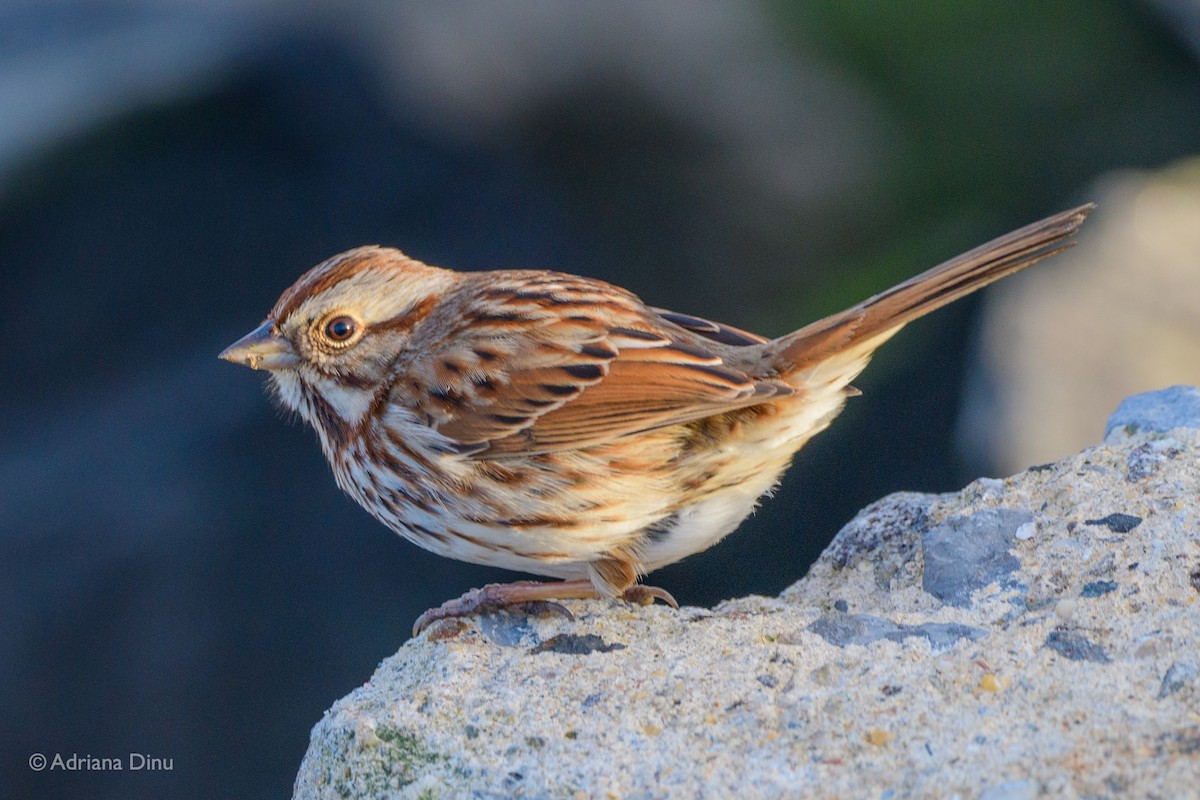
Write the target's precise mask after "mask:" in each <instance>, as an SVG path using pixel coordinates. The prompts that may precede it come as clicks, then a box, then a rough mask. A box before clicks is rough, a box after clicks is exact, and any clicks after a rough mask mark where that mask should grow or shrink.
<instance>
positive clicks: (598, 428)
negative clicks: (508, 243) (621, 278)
mask: <svg viewBox="0 0 1200 800" xmlns="http://www.w3.org/2000/svg"><path fill="white" fill-rule="evenodd" d="M470 280H471V283H470V285H469V291H468V293H467V296H466V297H465V299H464V300H463V301H462V304H461V306H460V309H461V314H462V318H463V319H464V320H469V322H468V323H466V324H464V325H462V326H461V327H460V328H459V329H458V330H457V331H455V332H453V333H452V334H450V335H446V336H441V337H440V338H439V339H438V342H440V343H441V346H439V347H435V348H433V349H432V350H426V351H425V352H424V354H423V355H421V356H420V357H418V358H415V359H411V360H410V361H409V362H408V363H406V364H404V365H402V369H401V370H400V372H401V374H400V376H399V377H398V378H397V381H398V384H397V385H398V386H399V389H398V390H394V393H395V394H394V396H395V397H396V398H397V399H402V398H404V397H405V396H407V397H415V398H418V399H417V401H416V402H415V403H413V405H414V407H415V408H416V409H418V410H420V411H422V412H423V413H424V414H425V417H426V419H427V421H428V422H429V424H430V425H431V426H432V427H434V428H435V429H437V430H438V431H440V432H441V433H443V434H445V435H446V436H449V437H450V438H452V439H454V440H455V441H457V442H459V443H460V444H461V445H463V449H464V450H465V451H468V452H472V453H473V454H474V455H475V456H476V457H485V458H491V457H498V456H503V455H509V454H517V453H522V454H528V453H539V452H548V451H554V450H566V449H574V448H579V447H585V446H588V445H593V444H598V443H601V442H605V441H609V440H611V439H615V438H617V437H620V436H627V435H629V434H633V433H638V432H640V431H645V430H650V429H653V428H660V427H664V426H668V425H674V424H678V423H681V422H687V421H690V420H695V419H701V418H703V417H707V416H712V415H714V414H718V413H721V412H723V411H728V410H731V409H735V408H742V407H745V406H749V405H754V404H756V403H760V402H762V401H764V400H766V399H768V398H770V397H773V396H778V395H780V394H789V393H791V392H792V391H793V389H791V387H789V386H787V385H786V384H784V383H781V382H779V381H774V380H769V379H761V378H755V377H752V376H750V375H747V374H746V372H744V371H742V370H740V369H737V368H735V367H733V366H730V365H729V364H727V363H725V361H724V360H723V358H722V357H721V355H720V353H719V350H720V349H721V348H720V347H719V346H717V347H712V346H710V345H711V343H710V342H708V341H706V340H705V338H703V336H702V335H695V334H693V333H691V332H689V330H688V329H687V328H685V327H684V326H677V325H676V324H673V323H672V322H671V321H668V320H665V319H663V317H661V316H659V315H658V314H656V313H655V312H654V311H652V310H651V309H648V308H647V307H645V306H644V305H643V304H642V303H641V301H640V300H638V299H637V298H636V297H635V296H634V295H632V294H630V293H628V292H625V291H624V290H622V289H618V288H617V287H614V286H610V285H608V284H604V283H601V282H599V281H591V280H588V279H586V278H578V277H574V276H569V275H561V274H557V273H545V272H508V273H481V274H478V275H473V276H471V278H470ZM677 316H678V317H679V318H680V319H686V320H691V321H693V322H694V323H695V324H697V325H703V324H709V325H713V326H714V327H715V328H716V329H718V330H721V331H724V330H726V329H725V328H723V327H722V326H715V324H714V323H706V321H704V320H699V319H697V318H691V317H686V316H685V315H677ZM728 330H729V331H735V330H736V329H728ZM701 333H703V332H701ZM709 333H710V334H711V333H713V331H709ZM736 333H737V334H740V335H741V336H743V337H746V338H747V339H749V338H750V337H751V335H750V334H745V333H743V332H740V331H737V332H736ZM722 335H724V334H722ZM730 335H732V334H730ZM753 338H754V339H757V337H753ZM716 341H719V340H716ZM747 343H749V342H747ZM411 402H412V401H410V403H411Z"/></svg>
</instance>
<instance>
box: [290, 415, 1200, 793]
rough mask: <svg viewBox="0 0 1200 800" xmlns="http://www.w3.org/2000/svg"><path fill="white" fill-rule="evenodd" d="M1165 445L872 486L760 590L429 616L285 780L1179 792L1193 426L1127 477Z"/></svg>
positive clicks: (1199, 469)
mask: <svg viewBox="0 0 1200 800" xmlns="http://www.w3.org/2000/svg"><path fill="white" fill-rule="evenodd" d="M1166 435H1167V434H1164V433H1163V432H1160V431H1149V430H1139V431H1137V432H1132V433H1129V432H1127V433H1126V434H1125V435H1123V436H1122V437H1121V438H1120V440H1119V441H1110V442H1108V443H1106V444H1104V445H1101V446H1098V447H1094V448H1091V449H1089V450H1085V451H1084V452H1082V453H1079V454H1078V455H1076V456H1073V457H1071V458H1067V459H1064V460H1063V461H1060V462H1057V463H1055V464H1050V465H1045V466H1043V467H1040V468H1038V469H1034V470H1027V471H1025V472H1022V473H1020V474H1018V475H1014V476H1013V477H1011V478H1008V479H1004V480H999V481H977V482H975V483H973V484H971V485H970V486H968V487H966V488H965V489H963V490H962V491H960V492H957V493H952V494H945V495H914V494H903V495H894V496H892V497H889V498H885V499H883V500H881V501H879V502H877V503H875V504H873V505H871V506H870V507H868V508H867V509H864V511H863V512H862V513H860V514H859V515H858V517H856V518H855V519H854V520H851V522H850V523H849V524H847V525H846V526H845V528H844V529H843V530H842V532H841V533H839V534H838V537H837V539H836V540H835V541H834V543H833V544H832V545H831V546H830V547H829V549H828V550H827V551H826V553H825V554H824V555H823V556H822V557H821V558H820V559H819V560H818V561H817V562H816V563H815V564H814V565H813V566H812V568H811V570H810V571H809V574H808V575H807V576H806V577H805V578H803V579H801V580H800V581H798V582H797V583H796V584H794V585H793V586H791V587H790V588H788V590H787V591H785V592H784V593H783V594H782V595H781V596H780V597H777V598H767V597H745V598H740V599H737V600H731V601H727V602H725V603H723V604H721V605H719V606H717V607H716V608H714V609H712V610H706V609H699V608H687V607H685V608H682V609H680V610H678V611H675V610H672V609H669V608H667V607H665V606H651V607H640V606H633V605H630V604H626V603H620V602H600V601H594V602H582V601H569V602H567V603H565V605H566V606H567V607H568V608H569V609H570V610H571V611H572V613H573V614H574V615H575V621H573V622H572V621H569V620H567V619H565V618H563V617H562V616H561V615H545V616H525V615H521V614H512V613H511V612H510V613H508V614H506V615H503V617H502V618H500V617H499V616H498V615H490V616H489V617H484V618H482V619H468V620H453V621H444V622H440V623H438V624H436V625H433V626H431V628H430V629H429V630H428V631H427V632H426V633H424V634H423V635H422V636H421V637H419V638H417V639H414V640H412V641H410V642H407V643H406V644H405V645H404V646H403V647H402V648H401V649H400V652H399V653H397V654H396V655H395V656H392V657H391V658H388V659H386V660H385V661H384V662H383V663H382V664H380V666H379V668H378V669H377V670H376V672H375V674H374V675H373V676H372V677H371V679H370V680H369V681H368V682H367V683H366V685H364V686H362V687H361V688H358V689H356V690H354V691H353V692H351V693H350V694H349V695H348V696H347V697H345V698H344V699H342V700H340V701H338V702H337V703H335V704H334V706H333V708H331V709H330V710H329V711H328V712H327V713H326V715H325V717H324V718H323V719H322V720H321V721H320V722H319V723H318V724H317V725H316V727H315V728H314V729H313V732H312V739H311V743H310V746H309V750H308V753H307V754H306V756H305V758H304V761H303V763H302V765H301V767H300V772H299V775H298V776H297V779H296V785H295V797H297V798H302V799H303V800H309V799H310V798H434V797H458V796H471V797H484V798H492V797H512V796H523V797H605V796H609V797H627V798H642V797H646V798H649V797H694V796H699V795H702V794H703V795H707V796H713V797H733V796H737V797H779V796H801V795H802V796H817V797H892V798H907V797H923V796H947V797H948V796H954V795H958V796H962V797H986V798H991V799H992V800H1016V799H1017V798H1025V797H1037V796H1043V795H1055V796H1110V795H1113V794H1114V793H1115V792H1116V793H1119V794H1121V795H1122V796H1128V797H1141V796H1148V795H1157V796H1163V797H1182V796H1189V795H1190V794H1194V790H1195V775H1196V757H1197V756H1196V754H1197V752H1200V723H1197V718H1198V717H1197V712H1198V709H1200V705H1198V702H1200V690H1198V688H1197V680H1198V678H1197V675H1198V674H1200V669H1198V668H1197V666H1196V658H1195V653H1196V652H1197V649H1198V648H1200V603H1198V600H1200V588H1198V584H1200V580H1198V581H1195V582H1193V580H1192V577H1191V576H1192V575H1194V574H1195V575H1200V553H1198V551H1197V549H1196V546H1195V533H1194V532H1195V531H1196V530H1197V529H1198V528H1200V511H1198V510H1197V508H1196V505H1195V498H1196V497H1197V496H1200V430H1198V429H1189V428H1179V427H1176V428H1174V429H1173V430H1171V432H1170V434H1169V436H1170V439H1171V442H1172V444H1171V446H1170V447H1171V448H1173V449H1176V450H1177V451H1178V453H1177V455H1176V456H1174V457H1169V458H1165V459H1163V460H1162V462H1161V463H1159V464H1157V465H1156V467H1155V469H1154V470H1151V471H1150V472H1148V473H1147V474H1146V475H1145V476H1143V477H1140V478H1139V479H1138V480H1137V481H1135V482H1130V481H1129V480H1128V479H1127V478H1128V472H1129V469H1128V465H1129V463H1130V458H1131V457H1132V456H1133V455H1134V453H1135V451H1137V450H1138V448H1141V447H1144V446H1145V445H1147V444H1153V443H1154V442H1157V441H1162V440H1163V439H1162V437H1164V436H1166ZM1162 452H1166V451H1165V450H1164V451H1162ZM1139 457H1140V456H1139ZM1139 457H1135V460H1136V458H1139ZM1130 520H1137V523H1136V524H1134V523H1132V522H1130ZM1089 523H1091V524H1089ZM1029 525H1032V526H1033V527H1032V530H1033V531H1034V534H1035V535H1031V536H1023V535H1020V533H1019V532H1021V531H1026V532H1028V531H1030V530H1031V528H1029V527H1026V526H1029ZM931 574H932V577H931ZM850 609H853V610H854V613H850ZM1167 665H1169V666H1167ZM1164 669H1165V672H1164ZM1113 787H1119V788H1120V791H1119V792H1117V790H1116V789H1114V788H1113Z"/></svg>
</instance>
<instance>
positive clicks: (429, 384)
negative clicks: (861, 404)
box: [221, 205, 1092, 634]
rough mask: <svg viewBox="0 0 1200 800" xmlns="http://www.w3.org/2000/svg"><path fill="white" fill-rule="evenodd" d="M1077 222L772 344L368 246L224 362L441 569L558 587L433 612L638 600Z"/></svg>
mask: <svg viewBox="0 0 1200 800" xmlns="http://www.w3.org/2000/svg"><path fill="white" fill-rule="evenodd" d="M1091 209H1092V206H1091V205H1087V206H1082V207H1080V208H1076V209H1074V210H1071V211H1067V212H1064V213H1061V214H1058V215H1055V216H1053V217H1049V218H1047V219H1045V220H1043V221H1041V222H1037V223H1034V224H1033V225H1029V226H1027V227H1025V228H1022V229H1020V230H1018V231H1015V232H1013V233H1010V234H1008V235H1006V236H1002V237H1000V238H998V239H996V240H994V241H992V242H989V243H988V244H985V245H983V246H981V247H978V248H976V249H975V250H972V251H970V252H968V253H965V254H963V255H961V256H958V257H957V258H954V259H951V260H950V261H947V262H946V263H944V264H942V265H940V266H938V267H935V268H934V269H931V270H929V271H928V272H925V273H923V274H921V275H918V276H916V277H915V278H911V279H909V280H907V281H905V282H903V283H901V284H899V285H898V286H895V287H893V288H891V289H889V290H887V291H886V292H883V293H882V294H879V295H876V296H875V297H872V298H871V299H869V300H866V301H864V302H862V303H860V304H859V305H856V306H854V307H852V308H849V309H847V310H845V311H842V312H840V313H838V314H834V315H832V316H830V317H826V318H825V319H822V320H820V321H818V322H814V323H812V324H811V325H808V326H806V327H803V328H801V329H800V330H798V331H795V332H793V333H789V334H787V335H786V336H783V337H780V338H778V339H766V338H764V337H761V336H757V335H755V334H753V333H747V332H746V331H742V330H738V329H737V328H733V327H730V326H728V325H722V324H720V323H717V322H710V321H708V320H705V319H700V318H698V317H693V316H690V315H687V314H679V313H676V312H673V311H666V310H664V309H660V308H653V307H650V306H647V305H645V304H644V303H643V302H642V301H641V300H639V299H638V298H637V297H635V296H634V295H633V294H631V293H630V292H628V291H626V290H624V289H621V288H618V287H616V286H612V285H610V284H607V283H603V282H601V281H597V280H592V279H589V278H581V277H576V276H574V275H566V274H561V273H556V272H544V271H538V270H512V271H500V272H474V273H458V272H453V271H450V270H445V269H438V268H435V267H430V266H427V265H425V264H422V263H421V262H419V261H415V260H413V259H411V258H408V257H407V256H405V255H404V254H403V253H401V252H399V251H398V250H392V249H389V248H384V247H359V248H356V249H354V250H349V251H347V252H345V253H342V254H340V255H336V256H334V257H333V258H330V259H329V260H328V261H325V262H324V263H322V264H320V265H318V266H316V267H314V268H313V269H311V270H309V271H308V272H307V273H305V274H304V275H303V276H302V277H301V278H300V280H298V281H297V282H296V283H295V284H293V285H292V286H291V288H289V289H288V290H287V291H285V292H284V293H283V296H282V297H280V298H279V301H278V302H277V303H276V304H275V307H274V308H273V309H271V313H270V314H269V315H268V316H267V319H266V321H265V322H263V324H262V325H260V326H259V327H258V328H256V329H255V330H254V331H252V332H251V333H250V334H248V335H247V336H245V337H243V338H242V339H240V340H239V341H237V342H236V343H234V344H233V345H231V346H230V347H229V348H227V349H226V350H225V351H224V352H222V353H221V358H223V359H225V360H227V361H231V362H234V363H238V364H245V365H247V366H249V367H252V368H254V369H265V370H268V371H269V372H270V376H271V383H272V384H273V386H274V390H275V393H276V394H277V396H278V399H279V401H280V402H281V403H282V404H283V405H284V406H286V407H287V408H289V409H291V410H293V411H296V412H298V413H299V415H300V416H301V417H302V418H303V419H304V420H305V421H306V422H308V423H309V424H310V425H312V426H313V428H315V429H316V431H317V434H318V436H319V437H320V440H321V447H322V449H323V450H324V452H325V457H326V458H327V459H328V460H329V463H330V465H331V466H332V467H333V473H334V476H335V477H336V479H337V483H338V485H339V486H340V487H341V488H342V489H343V490H344V491H346V492H347V493H349V494H350V496H351V497H353V498H354V499H355V500H357V501H358V502H359V503H360V504H361V505H362V506H363V507H364V508H366V509H367V511H369V512H370V513H371V514H373V515H374V516H375V517H376V518H377V519H378V520H380V521H381V522H382V523H383V524H385V525H387V526H388V527H389V528H391V529H392V530H394V531H396V532H397V533H399V534H400V535H401V536H403V537H404V538H406V539H408V540H409V541H411V542H413V543H415V544H417V545H420V546H421V547H424V548H426V549H428V550H432V551H433V552H435V553H438V554H440V555H444V556H449V557H450V558H456V559H461V560H463V561H471V562H475V563H480V564H491V565H493V566H498V567H504V568H506V569H512V570H520V571H523V572H530V573H534V574H538V575H547V576H553V577H557V578H562V579H565V580H564V581H562V582H551V583H535V582H522V583H514V584H494V585H491V586H487V587H484V588H483V589H482V590H474V591H473V592H469V593H468V594H466V595H464V596H463V597H462V598H460V599H459V600H454V601H450V602H448V603H446V604H445V605H443V606H442V607H441V608H439V609H433V610H431V611H428V612H426V613H425V614H424V615H422V617H421V618H420V619H418V621H417V624H416V626H415V627H414V634H415V633H417V632H419V630H420V629H421V628H422V627H423V626H424V625H425V624H427V623H428V622H430V621H432V620H434V619H438V618H441V617H445V616H452V615H460V614H463V613H469V612H471V611H472V610H474V609H476V608H478V607H479V606H480V605H482V604H492V603H501V604H505V603H522V602H530V601H542V602H545V601H549V600H557V599H566V598H580V597H605V598H612V597H625V598H627V599H632V600H639V601H642V602H651V601H652V600H653V598H660V599H663V600H664V601H666V602H670V603H672V604H674V600H673V599H671V596H670V595H669V594H667V593H666V592H664V591H662V590H661V589H655V588H652V587H643V586H639V585H637V580H638V578H639V577H640V576H642V575H644V574H646V573H648V572H651V571H652V570H655V569H658V568H659V567H662V566H664V565H666V564H671V563H674V562H676V561H679V560H680V559H682V558H684V557H686V556H689V555H691V554H692V553H698V552H700V551H702V550H705V549H706V548H708V547H711V546H712V545H714V544H715V543H716V542H718V541H719V540H720V539H721V538H722V537H724V536H725V535H726V534H728V533H730V532H731V531H733V530H734V529H735V528H736V527H737V526H738V524H739V523H740V522H741V521H742V520H743V519H744V518H745V517H746V516H747V515H749V514H750V512H751V511H752V510H753V509H754V507H755V505H756V504H757V503H758V500H759V498H760V497H761V496H762V495H763V494H764V493H766V492H768V491H770V489H771V488H772V487H773V486H774V485H775V484H776V482H777V481H778V479H779V476H780V474H781V473H782V472H783V470H784V469H785V468H786V467H787V466H788V463H789V462H790V461H791V458H792V456H793V455H794V454H795V452H796V451H797V450H799V449H800V448H801V447H802V446H803V445H804V443H805V442H807V441H808V440H809V439H810V438H811V437H812V436H814V435H815V434H817V433H819V432H820V431H822V430H824V429H825V428H826V427H827V426H828V425H829V423H830V421H831V420H832V419H833V418H834V417H835V416H836V415H837V413H838V412H839V411H840V410H841V408H842V406H843V405H844V403H845V400H846V398H847V397H848V396H851V395H854V394H857V390H855V389H854V388H853V387H851V386H850V381H851V380H852V379H853V378H854V377H855V376H856V375H858V374H859V373H860V372H861V371H862V369H863V367H865V366H866V364H867V360H868V359H869V358H870V356H871V354H872V353H873V352H874V350H875V349H876V348H877V347H879V346H880V345H881V344H883V342H885V341H886V340H887V339H888V338H889V337H891V336H892V335H893V334H895V333H896V332H897V331H898V330H899V329H900V328H901V327H902V326H903V325H904V324H905V323H907V322H909V321H911V320H913V319H915V318H917V317H919V316H921V315H923V314H925V313H927V312H929V311H932V310H934V309H935V308H938V307H939V306H942V305H944V304H946V303H949V302H951V301H953V300H955V299H957V298H959V297H962V296H963V295H965V294H967V293H969V292H972V291H974V290H976V289H978V288H980V287H982V286H985V285H987V284H989V283H991V282H992V281H995V280H998V279H999V278H1002V277H1004V276H1006V275H1009V274H1011V273H1014V272H1016V271H1018V270H1020V269H1023V268H1025V267H1027V266H1029V265H1030V264H1032V263H1034V262H1035V261H1037V260H1038V259H1040V258H1044V257H1046V256H1049V255H1053V254H1054V253H1057V252H1059V251H1060V250H1062V249H1064V248H1065V247H1068V246H1070V245H1071V244H1072V242H1069V241H1066V239H1067V237H1069V236H1071V235H1072V234H1074V233H1075V231H1076V229H1077V228H1078V226H1079V225H1080V224H1081V223H1082V221H1083V219H1084V217H1086V216H1087V214H1088V212H1089V211H1090V210H1091Z"/></svg>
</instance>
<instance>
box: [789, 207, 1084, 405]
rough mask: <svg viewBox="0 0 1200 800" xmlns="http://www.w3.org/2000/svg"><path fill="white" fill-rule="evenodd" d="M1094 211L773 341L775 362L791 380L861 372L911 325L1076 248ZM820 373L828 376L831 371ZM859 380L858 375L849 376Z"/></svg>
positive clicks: (988, 249)
mask: <svg viewBox="0 0 1200 800" xmlns="http://www.w3.org/2000/svg"><path fill="white" fill-rule="evenodd" d="M1093 208H1095V205H1093V204H1091V203H1089V204H1087V205H1084V206H1080V207H1079V208H1074V209H1071V210H1070V211H1063V212H1062V213H1059V214H1055V215H1054V216H1052V217H1047V218H1046V219H1044V220H1042V221H1040V222H1035V223H1033V224H1032V225H1026V226H1025V227H1024V228H1021V229H1020V230H1016V231H1013V232H1012V233H1009V234H1005V235H1004V236H1001V237H1000V238H998V239H993V240H992V241H990V242H988V243H987V244H985V245H981V246H979V247H976V248H975V249H974V250H971V251H970V252H967V253H963V254H962V255H960V256H958V257H956V258H952V259H950V260H949V261H947V262H945V263H943V264H939V265H938V266H936V267H934V268H933V269H931V270H928V271H927V272H922V273H921V274H920V275H917V276H916V277H914V278H909V279H908V280H906V281H904V282H903V283H901V284H898V285H896V286H893V287H892V288H891V289H888V290H887V291H886V292H882V293H881V294H877V295H875V296H874V297H872V298H870V299H869V300H864V301H863V302H861V303H859V304H858V305H856V306H853V307H851V308H848V309H846V310H845V311H842V312H839V313H837V314H834V315H832V316H829V317H826V318H825V319H822V320H818V321H817V322H814V323H812V324H811V325H806V326H805V327H803V328H801V329H800V330H798V331H796V332H794V333H789V334H788V335H786V336H783V337H781V338H779V339H776V340H775V341H773V342H770V343H768V344H767V345H766V346H765V349H766V351H767V353H768V359H769V361H770V363H772V364H773V365H774V366H775V368H776V369H778V370H779V371H780V372H781V373H782V374H784V375H785V376H786V375H789V374H795V373H803V372H808V371H811V370H814V368H817V367H818V366H820V365H827V366H833V365H832V364H827V362H829V361H830V360H831V359H832V360H833V361H835V362H841V363H843V364H844V366H845V367H849V369H845V370H844V371H845V372H853V373H854V374H857V370H861V369H862V367H863V366H865V365H866V361H867V359H868V358H870V355H871V353H872V352H874V350H875V348H877V347H879V345H881V344H883V343H884V342H885V341H887V340H888V339H889V338H891V336H892V335H893V334H895V333H896V332H897V331H899V330H900V328H902V327H904V325H905V324H907V323H909V322H912V321H913V320H914V319H916V318H917V317H920V316H924V315H925V314H928V313H929V312H930V311H933V310H934V309H936V308H941V307H942V306H944V305H946V304H947V303H951V302H953V301H955V300H957V299H958V298H960V297H962V296H964V295H967V294H970V293H971V292H973V291H975V290H976V289H981V288H983V287H984V286H987V285H988V284H989V283H992V282H993V281H997V280H1000V279H1001V278H1003V277H1005V276H1006V275H1011V274H1013V273H1014V272H1018V271H1020V270H1023V269H1025V268H1026V267H1028V266H1029V265H1031V264H1033V263H1035V262H1037V261H1040V260H1041V259H1043V258H1046V257H1048V256H1052V255H1054V254H1055V253H1060V252H1062V251H1063V250H1066V249H1067V248H1068V247H1071V246H1072V245H1073V244H1075V243H1074V242H1073V241H1069V237H1071V236H1073V235H1074V234H1075V232H1076V231H1077V230H1078V229H1079V226H1080V225H1081V224H1082V223H1083V220H1084V219H1085V218H1086V217H1087V215H1088V214H1089V213H1090V212H1091V211H1092V209H1093ZM854 367H857V370H855V369H854ZM819 371H820V372H821V373H826V370H825V369H820V370H819ZM834 371H835V372H842V371H843V370H837V369H835V370H834ZM852 379H853V375H850V376H849V377H847V378H846V380H847V381H849V380H852Z"/></svg>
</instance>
